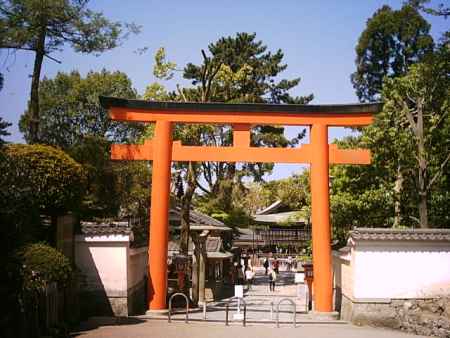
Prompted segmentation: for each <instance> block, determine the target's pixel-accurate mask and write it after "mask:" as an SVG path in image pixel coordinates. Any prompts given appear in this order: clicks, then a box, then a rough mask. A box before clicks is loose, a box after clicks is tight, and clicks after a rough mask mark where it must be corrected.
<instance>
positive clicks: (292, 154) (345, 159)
mask: <svg viewBox="0 0 450 338" xmlns="http://www.w3.org/2000/svg"><path fill="white" fill-rule="evenodd" d="M241 141H244V140H241ZM239 143H240V142H238V144H239ZM329 149H330V163H331V164H370V151H369V150H365V149H338V148H337V145H335V144H330V145H329ZM312 158H313V156H312V154H311V146H310V145H309V144H305V145H303V146H301V147H299V148H257V147H248V146H247V147H239V146H234V147H210V146H183V145H181V142H180V141H174V142H173V147H172V161H181V162H189V161H196V162H258V163H311V161H312ZM111 159H113V160H148V161H151V160H153V143H152V141H151V140H147V141H146V142H145V143H144V144H143V145H128V144H113V145H112V147H111Z"/></svg>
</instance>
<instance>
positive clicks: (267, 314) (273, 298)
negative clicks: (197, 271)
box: [144, 268, 313, 323]
mask: <svg viewBox="0 0 450 338" xmlns="http://www.w3.org/2000/svg"><path fill="white" fill-rule="evenodd" d="M255 272H256V274H255V278H254V283H253V285H252V286H251V288H250V290H247V287H245V288H244V289H245V291H244V301H245V304H246V306H247V313H246V317H247V321H249V322H271V321H275V320H276V307H277V304H278V302H279V301H280V300H281V299H289V300H290V301H292V302H294V303H295V305H296V320H297V321H311V320H313V319H312V317H311V316H310V315H308V314H307V313H306V294H305V292H304V290H305V286H303V294H302V296H301V297H298V296H297V293H298V290H297V285H295V284H294V273H293V272H289V271H280V274H279V275H278V278H277V281H276V286H275V292H270V291H269V277H268V276H266V275H264V268H256V269H255ZM232 298H233V297H231V298H226V299H223V300H220V301H217V302H211V303H208V305H207V313H206V318H207V320H209V321H225V316H226V314H225V309H226V304H229V305H230V312H229V320H230V321H233V319H234V318H236V316H235V314H237V302H236V300H235V299H234V300H233V301H232V302H231V303H230V300H231V299H232ZM242 311H243V305H242V306H241V312H242ZM153 317H157V318H167V317H166V316H153ZM184 317H185V315H184V312H182V311H180V312H178V313H175V314H174V315H173V318H174V319H175V320H177V319H178V320H182V319H184ZM144 318H145V316H144ZM189 318H190V319H193V320H203V318H204V314H203V309H192V312H191V313H190V314H189ZM236 320H237V321H241V320H240V319H236ZM279 320H280V322H291V323H292V321H293V306H292V304H291V303H290V302H289V301H283V303H282V304H281V305H280V314H279Z"/></svg>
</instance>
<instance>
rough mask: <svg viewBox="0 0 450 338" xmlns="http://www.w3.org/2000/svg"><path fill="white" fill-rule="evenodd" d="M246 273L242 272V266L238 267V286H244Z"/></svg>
mask: <svg viewBox="0 0 450 338" xmlns="http://www.w3.org/2000/svg"><path fill="white" fill-rule="evenodd" d="M244 278H245V276H244V272H243V271H242V266H240V265H238V267H237V283H238V285H244Z"/></svg>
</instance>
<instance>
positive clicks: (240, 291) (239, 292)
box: [234, 285, 244, 298]
mask: <svg viewBox="0 0 450 338" xmlns="http://www.w3.org/2000/svg"><path fill="white" fill-rule="evenodd" d="M234 296H235V297H240V298H244V286H243V285H235V286H234Z"/></svg>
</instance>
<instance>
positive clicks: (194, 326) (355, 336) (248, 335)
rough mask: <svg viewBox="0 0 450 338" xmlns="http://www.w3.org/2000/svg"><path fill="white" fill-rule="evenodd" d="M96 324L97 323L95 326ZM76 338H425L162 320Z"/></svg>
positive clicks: (86, 330) (92, 330)
mask: <svg viewBox="0 0 450 338" xmlns="http://www.w3.org/2000/svg"><path fill="white" fill-rule="evenodd" d="M92 324H93V323H92ZM72 337H83V338H103V337H108V338H159V337H161V338H186V337H193V338H209V337H211V338H233V337H245V338H279V337H282V338H294V337H295V338H298V337H308V338H313V337H314V338H361V337H363V338H379V337H383V338H414V337H415V338H419V337H422V338H425V337H423V336H416V335H411V334H406V333H403V332H398V331H390V330H384V329H375V328H368V327H356V326H353V325H349V324H339V325H336V324H322V325H318V324H308V325H300V326H298V327H296V328H293V327H287V326H283V327H280V328H276V327H274V326H270V325H256V324H250V325H248V326H246V327H242V326H237V325H232V326H225V325H223V323H221V324H219V323H217V324H214V323H190V324H184V323H176V322H173V323H170V324H169V323H167V322H166V321H158V320H149V321H145V320H139V319H133V318H129V319H127V321H125V322H122V323H118V324H116V325H100V324H97V325H93V326H90V327H82V328H81V329H80V330H78V331H77V332H74V333H72Z"/></svg>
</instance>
